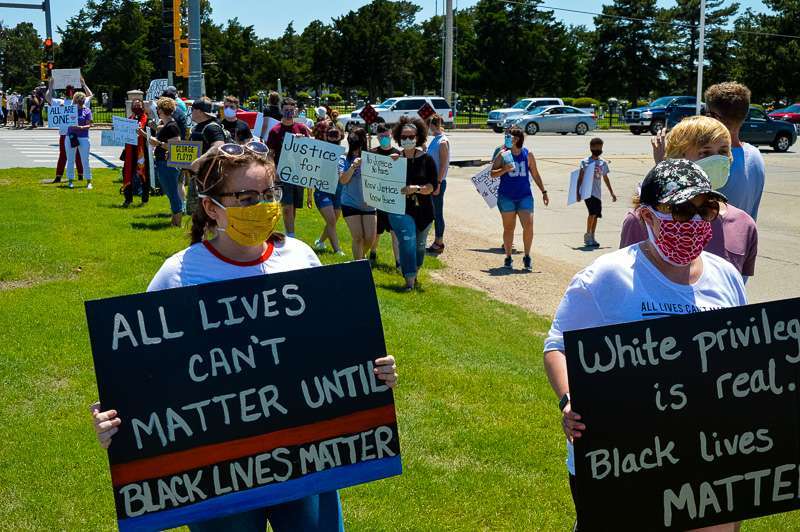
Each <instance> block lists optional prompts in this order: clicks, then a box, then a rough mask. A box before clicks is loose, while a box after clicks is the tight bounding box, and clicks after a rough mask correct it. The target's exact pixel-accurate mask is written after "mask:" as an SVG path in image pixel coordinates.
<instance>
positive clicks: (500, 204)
mask: <svg viewBox="0 0 800 532" xmlns="http://www.w3.org/2000/svg"><path fill="white" fill-rule="evenodd" d="M497 210H499V211H500V212H520V211H528V212H533V196H525V197H523V198H519V199H511V198H507V197H506V196H498V197H497Z"/></svg>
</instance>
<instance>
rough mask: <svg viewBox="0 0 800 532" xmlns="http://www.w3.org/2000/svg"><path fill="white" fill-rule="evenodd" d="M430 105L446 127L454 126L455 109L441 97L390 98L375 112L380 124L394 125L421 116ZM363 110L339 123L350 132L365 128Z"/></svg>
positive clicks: (354, 112)
mask: <svg viewBox="0 0 800 532" xmlns="http://www.w3.org/2000/svg"><path fill="white" fill-rule="evenodd" d="M425 103H428V104H430V106H431V107H433V109H434V110H435V111H436V114H438V115H439V116H441V117H442V118H443V119H444V123H445V127H452V126H453V109H452V108H451V107H450V104H448V103H447V100H445V99H444V98H442V97H441V96H402V97H398V98H389V99H388V100H384V101H383V102H381V103H379V104H377V105H374V106H373V107H374V108H375V111H377V113H378V123H384V124H388V125H394V124H396V123H397V122H398V121H399V120H400V117H402V116H412V117H414V116H419V115H418V114H417V111H419V109H420V107H422V106H423V105H425ZM362 110H363V108H361V109H356V110H355V111H353V112H352V113H350V116H344V117H340V118H339V123H341V124H342V127H344V128H345V130H347V131H350V130H351V129H353V128H354V127H364V119H363V118H361V116H360V113H361V111H362Z"/></svg>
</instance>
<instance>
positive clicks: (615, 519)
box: [564, 299, 800, 531]
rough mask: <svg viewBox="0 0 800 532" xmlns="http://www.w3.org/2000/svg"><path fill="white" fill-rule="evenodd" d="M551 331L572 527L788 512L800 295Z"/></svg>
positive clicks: (796, 482) (799, 435)
mask: <svg viewBox="0 0 800 532" xmlns="http://www.w3.org/2000/svg"><path fill="white" fill-rule="evenodd" d="M647 305H650V306H652V307H653V308H652V309H651V311H652V312H669V313H682V314H686V315H683V316H676V317H669V318H663V319H656V320H646V321H640V322H636V323H628V324H620V325H613V326H608V327H602V328H596V329H586V330H581V331H572V332H568V333H566V334H565V335H564V339H565V347H566V355H567V366H568V370H569V386H570V394H571V396H572V409H573V411H575V412H577V413H578V414H580V415H581V419H582V421H583V422H584V423H585V424H586V431H585V432H584V433H583V436H582V437H581V438H576V439H575V442H574V445H575V473H576V480H577V490H576V503H577V511H578V523H579V526H580V529H581V530H582V531H583V530H589V531H593V530H597V531H602V530H621V531H628V530H630V531H634V530H636V531H639V530H688V529H695V528H701V527H706V526H710V525H716V524H722V523H730V522H734V521H739V520H742V519H747V518H750V517H757V516H761V515H767V514H773V513H778V512H785V511H788V510H794V509H797V508H800V390H798V386H799V385H800V299H793V300H787V301H776V302H772V303H767V304H762V305H749V306H745V307H738V308H732V309H725V310H715V311H707V312H698V311H697V309H694V308H691V307H690V306H687V305H682V304H676V303H670V302H653V303H647Z"/></svg>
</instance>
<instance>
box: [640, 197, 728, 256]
mask: <svg viewBox="0 0 800 532" xmlns="http://www.w3.org/2000/svg"><path fill="white" fill-rule="evenodd" d="M648 209H649V210H650V212H652V213H653V214H654V215H655V216H656V218H658V220H659V221H660V222H661V225H660V231H659V235H658V238H655V236H654V235H653V230H652V229H650V226H649V225H647V224H645V227H647V235H648V237H649V238H650V242H652V243H653V244H654V245H655V247H656V250H657V251H658V254H659V255H661V258H662V259H664V260H665V261H666V262H668V263H670V264H674V265H675V266H687V265H688V264H690V263H691V262H692V261H693V260H694V259H696V258H697V257H699V256H700V253H702V251H703V249H704V248H705V247H706V245H707V244H708V243H709V242H710V241H711V236H712V234H713V232H712V230H711V222H707V221H706V220H703V219H702V218H700V216H695V217H694V218H692V219H691V220H689V221H688V222H676V221H675V220H673V218H672V215H669V214H663V213H660V212H658V211H656V210H654V209H650V208H649V207H648Z"/></svg>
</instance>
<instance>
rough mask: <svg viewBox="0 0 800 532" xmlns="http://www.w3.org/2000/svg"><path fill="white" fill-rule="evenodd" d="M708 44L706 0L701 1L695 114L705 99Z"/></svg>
mask: <svg viewBox="0 0 800 532" xmlns="http://www.w3.org/2000/svg"><path fill="white" fill-rule="evenodd" d="M705 44H706V0H700V47H699V48H700V50H699V53H698V57H697V103H696V104H695V114H697V115H699V114H700V100H701V98H702V97H703V62H704V61H705V58H704V57H703V55H704V53H705Z"/></svg>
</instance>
